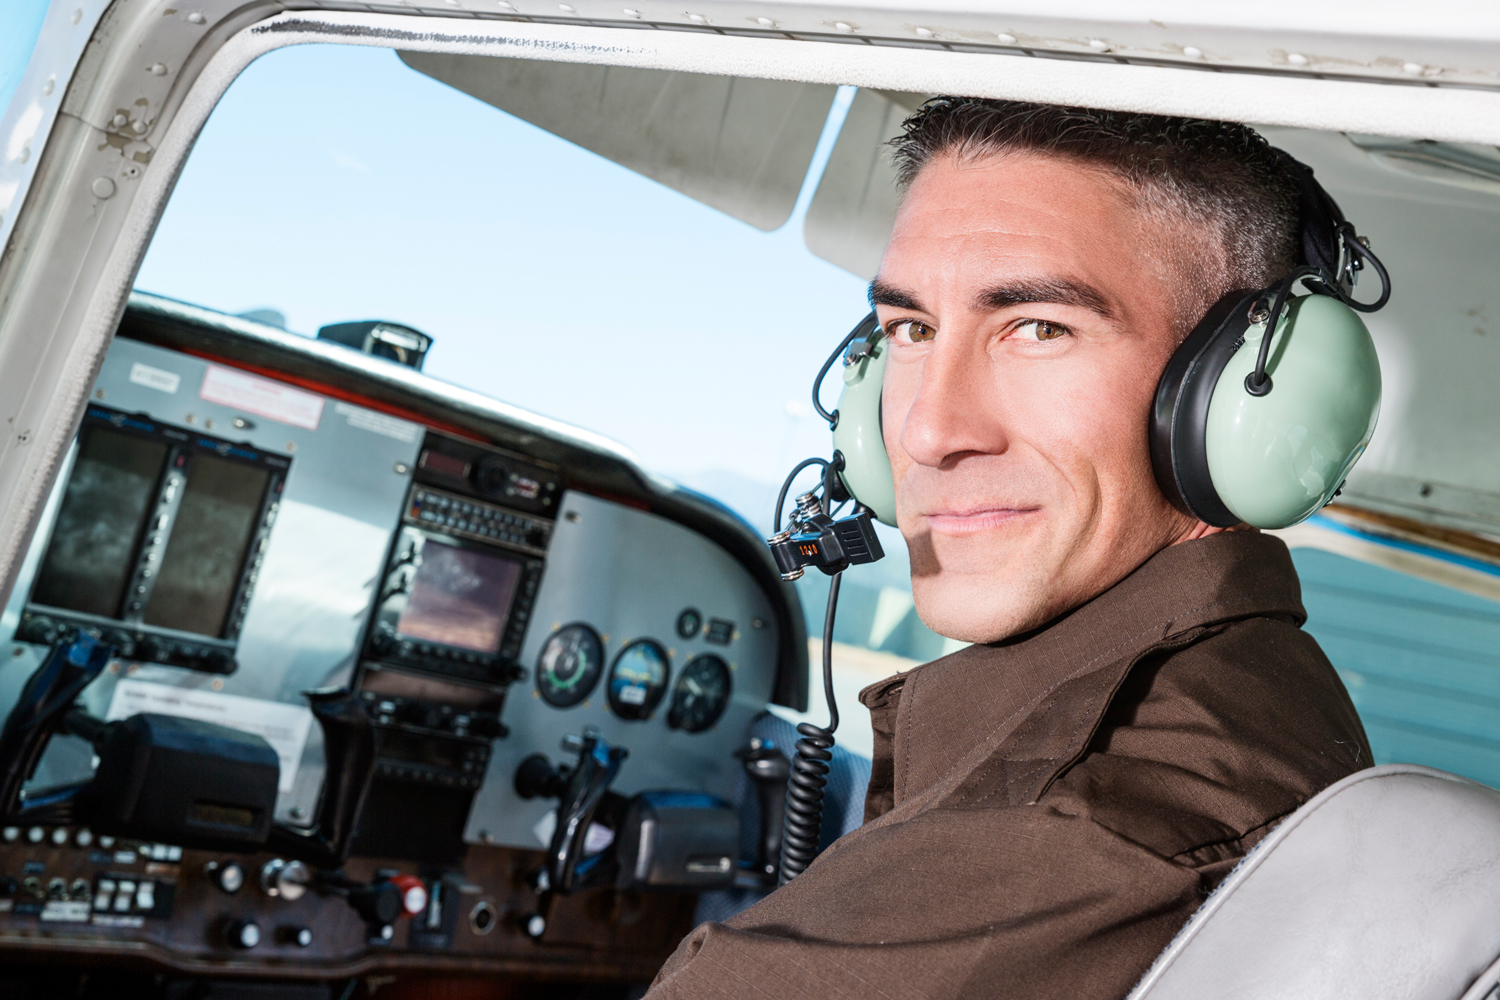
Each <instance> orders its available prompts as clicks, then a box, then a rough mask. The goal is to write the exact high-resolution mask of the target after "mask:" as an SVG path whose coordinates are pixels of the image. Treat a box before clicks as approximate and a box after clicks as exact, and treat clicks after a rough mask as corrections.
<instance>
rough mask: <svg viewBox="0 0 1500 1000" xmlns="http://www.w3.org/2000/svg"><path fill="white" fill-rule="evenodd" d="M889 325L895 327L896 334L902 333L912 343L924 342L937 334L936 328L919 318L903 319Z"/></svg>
mask: <svg viewBox="0 0 1500 1000" xmlns="http://www.w3.org/2000/svg"><path fill="white" fill-rule="evenodd" d="M891 325H892V326H893V327H894V328H895V330H896V331H897V333H898V335H904V336H905V337H906V339H907V340H909V341H911V342H912V343H913V344H920V343H924V342H925V341H929V340H932V339H933V338H935V337H936V336H937V330H936V329H934V328H933V327H931V326H928V325H927V324H926V323H923V322H922V321H921V320H915V319H904V320H902V321H900V322H899V323H893V324H891Z"/></svg>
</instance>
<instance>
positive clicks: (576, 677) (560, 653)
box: [536, 624, 604, 708]
mask: <svg viewBox="0 0 1500 1000" xmlns="http://www.w3.org/2000/svg"><path fill="white" fill-rule="evenodd" d="M603 673H604V643H603V642H602V641H600V639H599V633H598V632H595V631H594V630H593V629H592V628H590V627H589V626H587V625H583V624H576V625H568V626H565V627H564V628H560V629H558V630H557V631H556V632H553V633H552V635H551V636H550V637H549V638H548V639H547V642H546V644H545V645H543V646H542V654H541V656H539V657H537V663H536V690H537V693H538V694H540V695H541V696H542V700H543V701H545V702H546V703H547V704H549V705H552V706H555V707H557V708H570V707H572V706H573V705H576V704H578V703H579V702H581V701H583V699H585V698H587V697H588V696H589V694H590V692H592V691H593V690H594V686H595V685H596V684H598V683H599V677H600V675H602V674H603Z"/></svg>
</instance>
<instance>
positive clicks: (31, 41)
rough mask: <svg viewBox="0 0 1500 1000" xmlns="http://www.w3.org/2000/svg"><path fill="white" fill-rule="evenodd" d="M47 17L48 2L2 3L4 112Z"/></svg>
mask: <svg viewBox="0 0 1500 1000" xmlns="http://www.w3.org/2000/svg"><path fill="white" fill-rule="evenodd" d="M46 15H47V0H4V2H3V3H0V113H3V112H4V109H5V106H6V105H7V104H9V103H10V99H11V97H12V96H13V95H14V94H15V92H16V86H17V85H18V84H19V83H20V82H21V75H22V74H23V73H25V72H26V62H27V60H29V59H30V58H31V50H32V49H33V48H34V47H35V46H36V39H37V35H38V34H39V33H40V32H41V30H42V21H43V20H44V19H45V18H46Z"/></svg>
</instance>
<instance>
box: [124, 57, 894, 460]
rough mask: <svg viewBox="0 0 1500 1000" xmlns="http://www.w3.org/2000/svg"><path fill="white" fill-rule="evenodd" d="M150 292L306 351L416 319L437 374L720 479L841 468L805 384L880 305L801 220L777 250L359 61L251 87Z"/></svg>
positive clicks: (773, 242)
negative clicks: (235, 315) (269, 317)
mask: <svg viewBox="0 0 1500 1000" xmlns="http://www.w3.org/2000/svg"><path fill="white" fill-rule="evenodd" d="M833 134H834V133H833V130H832V129H829V130H827V134H826V135H825V140H831V138H832V136H833ZM805 195H806V192H804V202H805V200H806V197H805ZM136 285H137V287H139V288H142V289H145V290H147V291H153V292H158V293H161V294H165V295H169V296H172V297H174V298H181V299H186V300H189V301H192V302H196V303H199V304H202V305H206V306H209V307H211V308H216V309H223V310H226V311H231V312H240V311H244V310H250V309H255V308H262V307H269V308H274V309H277V310H280V311H281V312H283V313H284V314H285V315H286V317H287V321H288V326H289V328H291V329H292V330H294V331H297V332H300V333H307V334H312V333H314V332H315V331H316V330H317V328H318V327H319V326H321V325H323V324H325V323H332V322H338V321H342V320H354V319H369V318H383V319H391V320H396V321H399V322H403V323H408V324H410V325H412V326H415V327H417V328H419V329H421V330H424V331H426V332H427V333H430V334H431V335H433V336H434V337H435V338H436V346H435V348H434V349H433V351H432V353H431V355H430V356H429V359H428V363H427V371H428V373H429V374H432V375H435V376H437V377H439V378H442V379H446V380H449V381H452V382H456V383H459V384H462V385H466V386H469V387H471V388H474V389H478V390H480V391H482V392H485V393H487V394H489V395H493V396H496V397H498V398H500V399H504V400H506V401H508V402H512V403H516V404H519V405H521V406H524V407H527V408H529V409H533V410H536V411H538V412H541V413H544V414H547V415H549V416H555V417H559V418H561V419H564V420H568V421H570V422H573V423H576V424H580V425H582V426H584V427H588V428H590V429H593V430H597V431H602V432H604V433H606V434H608V435H610V436H611V437H614V438H616V439H617V440H619V441H621V442H623V443H624V444H626V445H628V446H629V447H630V448H632V449H634V450H635V451H636V452H637V453H638V454H639V455H640V456H641V457H642V458H643V460H644V461H645V463H646V464H647V465H648V466H650V467H651V468H654V469H656V470H658V471H662V472H665V473H667V474H675V475H678V476H680V477H682V478H684V479H687V480H698V481H706V482H710V483H711V482H714V481H721V482H723V483H726V484H727V482H728V479H729V478H733V477H739V478H743V479H745V480H749V481H753V482H759V483H771V482H779V481H780V478H781V476H782V475H783V474H784V470H785V469H786V468H788V467H789V466H790V465H791V464H792V463H793V462H795V461H796V460H797V459H800V458H802V457H804V456H806V455H809V454H821V453H825V452H826V451H827V449H828V447H829V444H828V435H827V432H826V430H825V429H824V428H823V427H822V426H821V425H820V424H819V423H818V422H817V421H816V420H815V419H814V418H811V417H810V416H807V415H806V411H807V407H806V399H807V393H808V387H809V383H810V381H811V375H812V374H813V372H815V371H816V369H817V367H818V364H819V363H820V362H821V360H822V358H823V357H824V356H826V354H827V352H828V351H829V350H830V349H831V348H832V347H833V346H834V345H835V344H836V343H837V342H838V340H839V338H840V337H841V336H842V335H843V334H844V333H845V332H847V331H848V329H849V328H850V327H851V326H853V325H854V323H855V322H857V321H858V320H859V318H860V316H861V315H863V313H864V311H865V309H866V306H865V300H864V292H865V290H864V285H863V283H862V282H861V281H860V280H859V279H858V278H856V277H854V276H853V275H851V274H849V273H847V272H845V271H842V270H840V269H839V268H836V267H834V266H833V265H831V264H828V263H826V262H825V261H822V260H820V259H819V258H816V257H814V256H813V255H812V254H811V253H809V252H808V251H807V249H806V248H805V246H804V245H803V243H802V237H801V208H800V207H799V210H798V212H797V213H796V214H795V215H794V217H793V219H792V221H791V222H790V223H788V224H787V225H786V226H784V227H782V229H780V230H779V231H777V232H774V233H769V234H768V233H763V232H761V231H759V230H756V229H754V228H752V227H750V226H748V225H746V224H744V223H741V222H738V221H736V220H734V219H732V218H730V217H728V216H726V215H723V214H721V213H719V212H717V211H715V210H713V209H710V208H708V207H706V206H704V205H701V204H699V203H698V202H695V201H693V200H691V199H689V198H686V197H684V196H682V195H679V194H677V193H676V192H674V191H671V190H670V189H667V188H665V187H663V186H661V185H659V184H657V183H655V182H653V181H650V180H647V179H645V178H643V177H641V176H639V175H637V174H634V173H632V172H630V171H628V170H626V169H624V168H622V167H619V166H617V165H616V164H614V163H611V162H609V161H607V160H604V159H602V158H600V157H598V156H595V155H594V154H592V153H589V152H587V151H585V150H583V149H581V148H579V147H577V146H574V145H572V144H570V143H568V142H565V141H563V140H561V139H558V138H556V137H555V136H552V135H550V134H548V133H546V132H543V131H541V130H540V129H537V128H535V127H533V126H531V125H529V124H526V123H524V122H521V121H519V120H518V119H515V118H512V117H510V116H509V115H506V114H504V113H503V112H500V111H498V110H496V109H495V108H493V107H491V106H489V105H486V104H483V103H481V102H479V101H477V100H474V99H472V98H470V97H468V96H466V95H464V94H462V93H460V92H458V91H455V90H452V89H450V88H448V87H446V86H444V85H443V84H440V83H437V82H436V81H434V80H431V79H429V78H427V77H425V76H422V75H420V74H418V73H416V72H414V71H413V70H411V69H409V68H407V67H406V66H405V65H404V64H402V63H401V62H400V61H399V60H398V59H397V58H396V55H395V54H394V53H393V52H390V51H388V50H384V49H373V48H364V47H358V46H298V47H293V48H288V49H282V50H279V51H276V52H272V53H271V54H269V55H267V56H265V57H263V58H262V59H260V60H259V61H258V62H256V63H254V64H253V65H252V66H250V68H249V69H248V70H246V72H245V73H244V75H243V76H241V77H240V79H239V80H238V81H237V82H236V83H235V84H234V85H233V87H231V88H230V90H229V92H228V94H227V95H226V96H225V97H224V99H223V102H222V103H221V104H220V106H219V107H218V109H217V110H215V112H214V114H213V116H212V118H211V119H210V120H209V122H208V125H207V126H206V128H205V129H204V131H203V134H202V137H201V138H200V140H199V142H198V145H197V147H196V148H195V150H194V152H193V154H192V156H191V158H190V160H189V162H188V164H187V167H186V169H185V170H184V172H183V176H182V180H181V181H180V183H179V184H178V187H177V190H176V193H175V194H174V195H173V197H172V199H171V202H170V203H169V205H168V207H167V210H166V214H165V216H164V218H163V220H162V223H161V226H160V229H159V230H158V232H157V235H156V238H155V240H154V241H153V243H152V245H151V248H150V251H149V253H148V254H147V257H146V260H145V263H144V265H143V267H142V269H141V272H140V275H139V278H138V279H137V282H136ZM830 392H832V389H830ZM789 402H790V403H791V404H792V405H791V406H790V407H789V406H788V403H789ZM789 410H790V411H791V412H789ZM704 477H707V479H706V480H705V479H704Z"/></svg>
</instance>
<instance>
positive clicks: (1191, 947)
mask: <svg viewBox="0 0 1500 1000" xmlns="http://www.w3.org/2000/svg"><path fill="white" fill-rule="evenodd" d="M1497 959H1500V792H1497V791H1495V790H1494V789H1492V788H1487V787H1485V786H1484V785H1480V784H1477V783H1475V782H1472V781H1468V780H1466V779H1463V778H1459V777H1455V776H1454V775H1451V774H1445V773H1444V772H1442V771H1435V770H1433V769H1431V768H1426V767H1418V766H1416V765H1412V764H1388V765H1385V766H1383V767H1376V768H1371V769H1369V770H1367V771H1360V772H1358V773H1356V774H1352V775H1350V776H1349V777H1347V778H1345V779H1344V780H1343V781H1340V782H1339V783H1338V784H1336V785H1333V786H1331V787H1329V788H1327V789H1325V790H1324V791H1323V792H1322V793H1320V794H1319V795H1317V796H1316V797H1315V798H1313V799H1312V800H1310V801H1309V802H1308V803H1307V804H1306V805H1304V806H1303V807H1302V808H1301V809H1298V810H1297V811H1296V812H1295V813H1293V814H1292V815H1291V816H1290V817H1288V818H1287V819H1286V821H1284V822H1283V823H1282V824H1281V825H1280V826H1279V827H1277V828H1276V830H1275V831H1273V832H1272V833H1271V834H1270V836H1268V837H1267V838H1266V839H1265V840H1264V841H1262V842H1261V843H1260V844H1258V845H1257V846H1256V847H1255V849H1254V850H1253V851H1251V852H1250V853H1249V855H1247V856H1246V857H1245V859H1244V861H1243V862H1241V863H1240V865H1239V867H1238V868H1236V869H1235V870H1234V872H1233V873H1232V874H1231V875H1230V876H1229V877H1228V878H1227V879H1225V881H1224V883H1223V884H1222V885H1220V886H1219V888H1218V889H1217V890H1216V891H1215V892H1214V894H1213V895H1212V896H1210V897H1209V899H1208V901H1207V902H1206V903H1204V904H1203V906H1202V907H1201V908H1200V909H1199V910H1198V912H1197V913H1196V914H1194V915H1193V918H1192V919H1191V920H1190V921H1188V924H1187V926H1185V927H1184V928H1183V929H1182V932H1181V933H1180V934H1179V935H1178V936H1177V939H1176V940H1175V941H1173V942H1172V944H1171V945H1170V946H1168V948H1167V950H1166V951H1164V952H1163V953H1162V954H1161V955H1160V956H1159V957H1158V958H1157V960H1156V963H1155V964H1154V965H1153V966H1152V967H1151V969H1150V971H1149V972H1147V973H1146V976H1145V977H1144V978H1143V979H1142V980H1141V982H1140V983H1139V984H1138V985H1137V986H1136V988H1135V989H1134V990H1132V991H1131V993H1130V996H1129V998H1128V1000H1209V998H1213V1000H1293V998H1295V1000H1336V998H1337V1000H1346V998H1351V997H1358V998H1359V1000H1387V998H1389V1000H1397V998H1400V1000H1491V998H1495V997H1500V985H1497V984H1500V961H1497Z"/></svg>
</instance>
